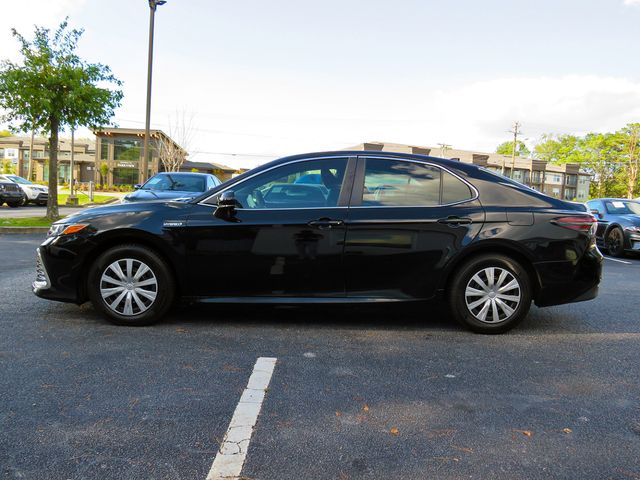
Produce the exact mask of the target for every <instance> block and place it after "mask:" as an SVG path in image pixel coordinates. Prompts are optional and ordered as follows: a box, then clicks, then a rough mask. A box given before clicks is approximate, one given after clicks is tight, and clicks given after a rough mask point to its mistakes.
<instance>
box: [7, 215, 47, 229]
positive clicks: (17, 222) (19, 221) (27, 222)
mask: <svg viewBox="0 0 640 480" xmlns="http://www.w3.org/2000/svg"><path fill="white" fill-rule="evenodd" d="M50 225H51V220H49V219H48V218H47V217H27V218H0V227H48V226H50Z"/></svg>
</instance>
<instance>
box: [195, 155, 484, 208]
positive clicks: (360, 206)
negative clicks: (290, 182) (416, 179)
mask: <svg viewBox="0 0 640 480" xmlns="http://www.w3.org/2000/svg"><path fill="white" fill-rule="evenodd" d="M352 156H353V155H345V156H343V155H331V156H326V157H311V158H299V159H298V160H291V161H289V162H286V163H281V164H279V165H274V166H273V167H270V168H267V169H266V170H262V171H260V172H256V173H254V174H253V175H250V176H248V177H247V178H243V179H242V180H241V181H239V182H237V183H234V184H233V185H229V186H228V187H227V188H224V189H222V190H220V191H218V192H216V193H214V194H213V195H210V196H208V197H207V198H205V199H204V200H201V201H200V202H198V203H197V204H198V205H202V206H204V207H211V208H217V206H216V205H211V204H208V203H204V202H206V201H208V200H209V199H210V198H212V197H215V196H216V195H220V194H221V193H222V192H226V191H227V190H229V189H231V188H232V187H236V186H238V185H242V184H243V183H244V182H246V181H247V180H250V179H252V178H254V177H257V176H258V175H261V174H263V173H266V172H270V171H271V170H274V169H276V168H279V167H284V166H286V165H291V164H294V163H300V162H310V161H314V160H325V159H330V158H332V159H335V158H344V159H345V160H348V159H349V158H350V157H352ZM358 158H365V159H366V158H372V159H377V160H394V161H398V162H409V163H418V164H420V165H428V166H430V167H434V168H439V169H441V170H444V171H445V172H447V173H449V174H451V175H453V176H454V177H456V178H457V179H458V180H460V181H461V182H462V183H464V184H465V185H467V186H468V187H469V188H470V189H471V192H472V193H473V194H474V196H472V197H471V198H468V199H465V200H461V201H459V202H453V203H443V204H438V205H348V206H335V207H291V208H238V209H237V210H247V211H270V212H273V211H278V210H327V209H331V208H439V207H451V206H454V205H460V204H462V203H467V202H473V201H474V200H477V199H478V197H479V196H480V193H479V192H478V189H477V188H476V187H474V186H473V185H472V184H471V183H469V182H467V181H466V180H465V179H464V178H462V177H461V176H460V175H458V174H457V173H455V172H452V171H451V170H449V169H448V168H447V167H445V166H443V165H438V164H437V163H433V162H429V161H427V160H414V159H408V158H399V157H381V156H376V155H358Z"/></svg>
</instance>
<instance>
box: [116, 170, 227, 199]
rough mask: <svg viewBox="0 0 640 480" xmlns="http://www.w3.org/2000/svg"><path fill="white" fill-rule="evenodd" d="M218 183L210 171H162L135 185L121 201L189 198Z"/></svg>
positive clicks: (197, 195)
mask: <svg viewBox="0 0 640 480" xmlns="http://www.w3.org/2000/svg"><path fill="white" fill-rule="evenodd" d="M218 185H220V180H219V179H218V177H216V176H215V175H212V174H210V173H184V172H162V173H158V174H156V175H154V176H153V177H151V178H150V179H149V180H147V181H146V182H145V183H144V184H143V185H135V189H136V191H135V192H132V193H129V194H127V195H125V197H124V198H123V199H122V203H130V202H151V201H156V200H191V199H192V198H195V197H199V196H200V195H202V193H203V192H206V191H207V190H211V189H212V188H214V187H217V186H218Z"/></svg>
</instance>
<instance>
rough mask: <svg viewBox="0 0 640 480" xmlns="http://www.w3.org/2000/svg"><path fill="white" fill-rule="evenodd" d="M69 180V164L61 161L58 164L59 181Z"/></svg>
mask: <svg viewBox="0 0 640 480" xmlns="http://www.w3.org/2000/svg"><path fill="white" fill-rule="evenodd" d="M68 182H69V164H68V163H60V164H58V183H68Z"/></svg>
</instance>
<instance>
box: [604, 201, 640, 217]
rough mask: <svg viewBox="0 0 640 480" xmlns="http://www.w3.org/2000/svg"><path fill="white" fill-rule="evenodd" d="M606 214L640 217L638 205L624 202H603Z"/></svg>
mask: <svg viewBox="0 0 640 480" xmlns="http://www.w3.org/2000/svg"><path fill="white" fill-rule="evenodd" d="M604 206H605V208H606V209H607V213H612V214H614V215H640V203H638V202H628V201H625V200H605V202H604Z"/></svg>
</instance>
